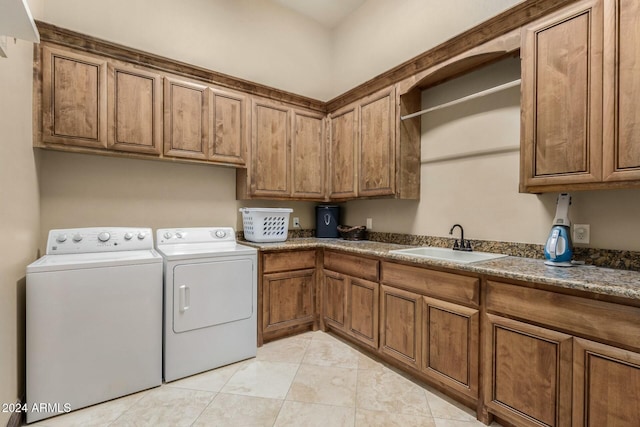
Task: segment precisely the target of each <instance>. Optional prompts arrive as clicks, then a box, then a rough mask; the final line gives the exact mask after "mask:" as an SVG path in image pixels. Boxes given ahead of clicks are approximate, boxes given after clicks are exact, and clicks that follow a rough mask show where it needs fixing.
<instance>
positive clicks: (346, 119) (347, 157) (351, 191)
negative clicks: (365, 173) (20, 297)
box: [329, 105, 358, 199]
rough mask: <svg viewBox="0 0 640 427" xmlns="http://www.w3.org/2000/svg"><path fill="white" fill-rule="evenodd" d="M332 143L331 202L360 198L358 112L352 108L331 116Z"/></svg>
mask: <svg viewBox="0 0 640 427" xmlns="http://www.w3.org/2000/svg"><path fill="white" fill-rule="evenodd" d="M330 120H331V140H330V143H329V151H330V152H329V183H330V190H329V191H330V193H329V198H332V199H346V198H354V197H356V196H357V195H358V190H357V179H358V178H357V177H358V165H357V156H358V109H357V107H356V105H350V106H347V107H345V108H343V109H342V110H339V111H336V112H335V113H333V114H331V119H330Z"/></svg>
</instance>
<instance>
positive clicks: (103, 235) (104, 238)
mask: <svg viewBox="0 0 640 427" xmlns="http://www.w3.org/2000/svg"><path fill="white" fill-rule="evenodd" d="M110 238H111V234H109V233H107V232H106V231H103V232H102V233H100V234H98V240H100V241H101V242H107V241H108V240H109V239H110Z"/></svg>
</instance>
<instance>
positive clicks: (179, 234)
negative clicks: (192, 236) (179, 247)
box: [176, 231, 184, 239]
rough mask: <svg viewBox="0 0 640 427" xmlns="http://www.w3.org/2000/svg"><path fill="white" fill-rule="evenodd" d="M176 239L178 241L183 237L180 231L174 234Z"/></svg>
mask: <svg viewBox="0 0 640 427" xmlns="http://www.w3.org/2000/svg"><path fill="white" fill-rule="evenodd" d="M176 237H177V238H178V239H182V238H183V237H184V233H183V232H182V231H177V232H176Z"/></svg>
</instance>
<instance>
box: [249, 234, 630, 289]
mask: <svg viewBox="0 0 640 427" xmlns="http://www.w3.org/2000/svg"><path fill="white" fill-rule="evenodd" d="M241 243H242V244H246V245H250V246H253V247H256V248H258V249H260V250H263V251H271V250H287V249H289V250H290V249H315V248H318V247H322V248H325V249H336V250H341V251H346V252H351V253H355V254H361V255H369V256H376V257H380V258H385V259H388V260H398V261H405V262H411V263H413V264H416V265H424V266H426V267H428V266H433V267H442V268H449V269H452V270H459V271H468V272H472V273H477V274H486V275H491V276H496V277H503V278H507V279H515V280H523V281H529V282H536V283H542V284H545V285H551V286H557V287H560V288H567V289H575V290H580V291H586V292H591V293H597V294H603V295H609V296H614V297H621V298H628V299H635V300H640V272H637V271H627V270H615V269H611V268H602V267H594V266H589V265H585V266H577V267H571V268H566V267H549V266H547V265H545V264H544V261H543V260H540V259H533V258H521V257H514V256H508V257H504V258H498V259H493V260H489V261H480V262H474V263H470V264H461V263H456V262H450V261H441V260H434V259H427V258H417V257H413V256H407V255H400V254H392V253H389V251H392V250H395V249H404V248H408V247H411V246H407V245H399V244H395V243H382V242H373V241H368V240H363V241H347V240H342V239H318V238H293V239H288V240H287V241H285V242H277V243H254V242H246V241H242V242H241Z"/></svg>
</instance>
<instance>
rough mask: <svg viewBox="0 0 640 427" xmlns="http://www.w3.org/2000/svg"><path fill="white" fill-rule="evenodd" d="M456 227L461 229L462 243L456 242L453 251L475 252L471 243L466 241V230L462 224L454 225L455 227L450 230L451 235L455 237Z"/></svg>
mask: <svg viewBox="0 0 640 427" xmlns="http://www.w3.org/2000/svg"><path fill="white" fill-rule="evenodd" d="M456 227H458V228H459V229H460V241H458V240H456V241H455V242H454V243H453V250H454V251H465V252H471V251H472V250H473V249H472V248H471V242H469V241H468V240H464V229H463V228H462V226H461V225H460V224H454V226H453V227H451V230H449V234H451V235H453V230H454V229H455V228H456Z"/></svg>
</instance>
